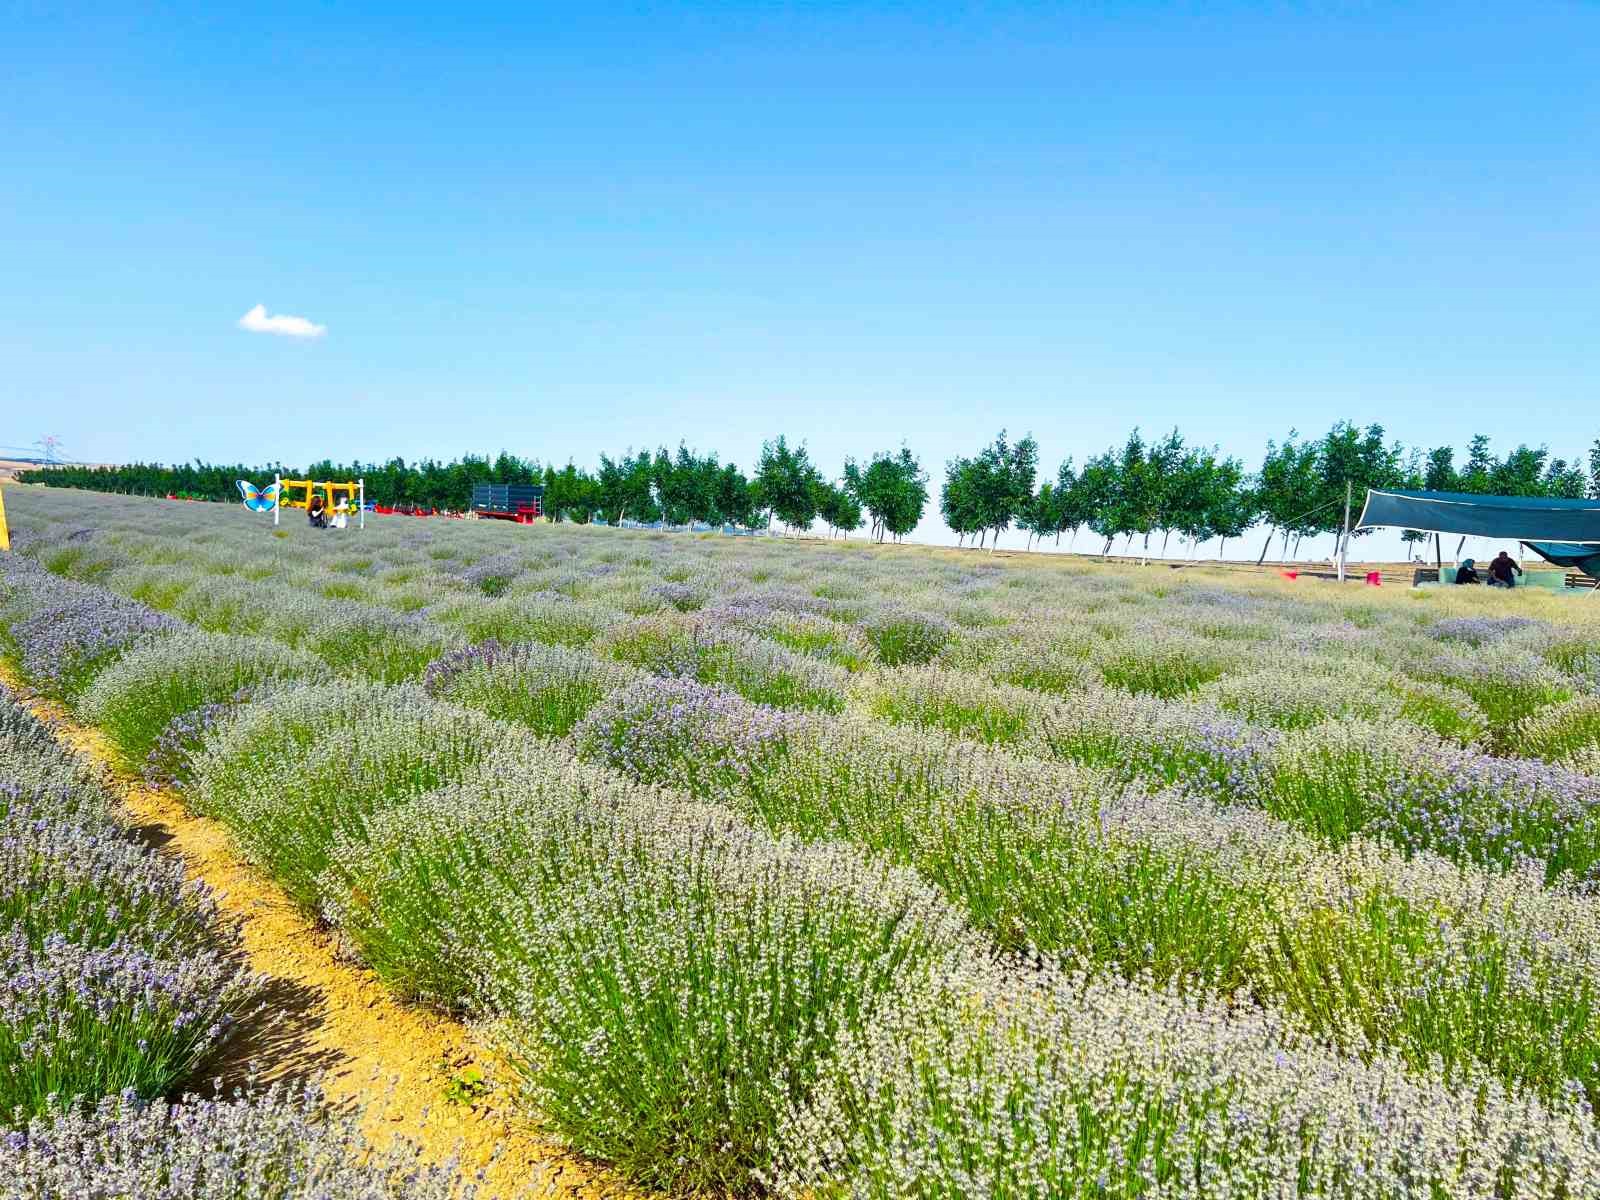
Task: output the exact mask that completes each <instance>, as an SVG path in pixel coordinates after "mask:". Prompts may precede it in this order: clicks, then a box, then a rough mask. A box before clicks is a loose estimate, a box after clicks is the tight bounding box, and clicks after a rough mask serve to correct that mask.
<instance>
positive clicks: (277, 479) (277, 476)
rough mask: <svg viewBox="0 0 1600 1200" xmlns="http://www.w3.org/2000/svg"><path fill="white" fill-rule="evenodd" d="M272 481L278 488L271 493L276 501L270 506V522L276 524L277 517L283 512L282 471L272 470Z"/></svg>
mask: <svg viewBox="0 0 1600 1200" xmlns="http://www.w3.org/2000/svg"><path fill="white" fill-rule="evenodd" d="M272 482H273V483H274V484H275V485H277V489H278V490H277V491H276V492H274V493H273V494H274V495H275V496H277V497H278V502H277V503H276V504H274V505H273V506H272V523H273V525H277V523H278V517H279V516H280V515H281V514H282V512H283V473H282V472H274V473H273V476H272Z"/></svg>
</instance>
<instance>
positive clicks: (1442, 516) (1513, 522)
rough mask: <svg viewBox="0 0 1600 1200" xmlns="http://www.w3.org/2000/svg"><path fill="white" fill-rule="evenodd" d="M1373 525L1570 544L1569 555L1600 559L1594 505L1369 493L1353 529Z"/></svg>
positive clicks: (1598, 506) (1599, 518) (1598, 504)
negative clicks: (1572, 549)
mask: <svg viewBox="0 0 1600 1200" xmlns="http://www.w3.org/2000/svg"><path fill="white" fill-rule="evenodd" d="M1375 525H1388V526H1394V527H1396V528H1399V529H1421V530H1424V531H1426V532H1428V533H1462V534H1469V535H1471V536H1474V537H1488V538H1504V539H1506V540H1507V541H1512V542H1528V543H1529V544H1530V545H1531V544H1533V543H1541V544H1548V545H1552V547H1553V545H1554V543H1558V542H1566V543H1574V544H1576V545H1575V546H1574V550H1575V552H1582V551H1583V548H1584V545H1587V546H1589V547H1591V549H1589V550H1588V551H1587V553H1588V554H1591V555H1600V500H1553V499H1546V498H1545V497H1542V496H1474V495H1469V494H1467V493H1465V492H1400V491H1392V492H1391V491H1378V490H1376V489H1372V490H1369V491H1368V492H1367V502H1366V504H1365V505H1364V506H1363V508H1362V510H1361V520H1360V521H1359V522H1358V523H1357V525H1356V528H1358V529H1362V528H1366V527H1368V526H1375ZM1535 549H1537V546H1536V547H1535ZM1540 553H1543V551H1540ZM1546 557H1549V556H1548V555H1547V556H1546ZM1551 561H1555V560H1554V559H1552V560H1551ZM1563 565H1565V564H1563Z"/></svg>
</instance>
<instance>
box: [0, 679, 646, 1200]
mask: <svg viewBox="0 0 1600 1200" xmlns="http://www.w3.org/2000/svg"><path fill="white" fill-rule="evenodd" d="M0 682H3V683H5V684H6V685H7V686H8V687H9V688H10V689H11V690H12V691H13V692H14V693H15V694H16V695H17V696H18V697H19V698H21V699H22V700H23V702H24V703H26V704H27V705H28V707H29V708H30V709H31V710H32V711H33V712H34V714H35V715H36V716H38V717H39V718H40V719H42V720H44V721H46V722H47V723H48V724H49V725H50V726H51V727H52V729H53V730H54V731H55V733H56V736H57V737H58V738H59V739H60V740H61V741H62V742H64V743H66V744H68V745H70V746H72V747H73V748H74V749H76V750H77V751H78V752H79V753H80V754H83V755H84V756H86V757H88V758H89V759H91V760H92V761H94V762H96V763H98V764H100V765H101V766H102V767H103V768H104V770H105V772H106V774H107V777H108V778H109V779H110V781H111V782H112V784H113V786H114V787H115V789H116V790H117V792H118V793H119V794H120V795H121V796H122V799H123V802H124V804H125V805H126V807H127V810H128V813H129V815H130V816H131V818H132V820H133V822H134V824H135V825H136V826H137V827H138V829H139V831H140V832H141V834H142V835H143V836H145V837H146V839H147V840H149V841H150V842H151V844H153V845H155V846H157V847H159V848H160V849H161V850H162V851H163V852H164V853H170V854H176V855H177V856H178V857H180V858H181V859H183V861H184V863H185V864H186V865H187V866H188V869H189V874H190V875H191V877H193V878H196V879H200V880H203V881H205V883H207V884H208V885H209V886H210V887H211V888H212V889H213V890H214V891H215V892H216V893H217V894H218V901H219V904H220V906H221V908H222V911H223V912H224V913H225V914H227V915H229V916H231V917H234V918H236V919H237V920H238V921H239V925H240V931H241V934H242V936H243V940H244V947H245V952H246V953H247V954H248V956H249V959H250V964H251V966H252V967H254V969H255V970H257V971H260V972H262V973H263V974H265V975H267V976H269V977H270V980H271V982H270V984H269V987H268V992H267V996H266V1011H265V1013H264V1014H263V1016H262V1017H261V1018H259V1019H257V1020H255V1021H253V1022H252V1023H251V1024H250V1026H249V1027H247V1028H245V1029H243V1030H241V1036H238V1037H235V1038H234V1039H232V1040H231V1041H230V1042H229V1044H228V1047H227V1049H226V1052H225V1056H224V1058H223V1059H222V1060H221V1061H219V1062H215V1063H211V1064H208V1067H207V1070H206V1071H205V1073H204V1076H205V1079H206V1080H207V1081H209V1080H210V1079H211V1078H212V1077H220V1078H221V1079H222V1080H223V1085H224V1087H225V1088H232V1087H233V1086H234V1085H236V1084H243V1083H244V1081H245V1080H246V1079H247V1078H248V1077H249V1076H250V1074H251V1071H252V1063H253V1064H254V1075H255V1079H256V1080H257V1082H260V1083H270V1082H272V1081H274V1080H279V1079H285V1080H287V1079H300V1078H304V1077H305V1076H307V1075H310V1074H320V1075H321V1077H322V1084H323V1089H324V1091H325V1092H326V1094H327V1096H328V1098H329V1100H331V1101H332V1102H334V1103H336V1104H339V1103H350V1102H359V1103H362V1104H364V1105H365V1106H366V1108H367V1133H368V1136H369V1137H371V1138H372V1139H373V1140H374V1141H375V1142H377V1143H378V1144H380V1145H381V1144H383V1143H385V1142H387V1141H389V1140H390V1139H391V1138H393V1137H396V1136H402V1137H406V1138H410V1139H411V1140H413V1141H416V1142H418V1143H419V1144H420V1145H421V1146H422V1148H423V1153H424V1155H425V1156H426V1157H427V1158H428V1159H429V1160H431V1161H439V1160H442V1159H445V1158H447V1157H449V1156H450V1155H451V1154H454V1153H459V1156H460V1159H461V1161H462V1163H463V1164H464V1165H465V1166H466V1167H467V1168H468V1169H469V1170H478V1169H483V1170H485V1171H486V1175H485V1185H484V1187H483V1188H482V1189H481V1191H480V1196H482V1197H484V1198H485V1200H488V1198H489V1197H493V1198H496V1200H498V1198H501V1197H522V1196H525V1195H530V1196H540V1197H545V1196H552V1197H570V1196H578V1197H585V1198H595V1197H627V1196H633V1195H637V1194H638V1193H636V1192H635V1191H633V1190H632V1189H630V1188H628V1187H627V1186H626V1185H624V1184H622V1183H620V1182H619V1181H618V1180H616V1179H615V1177H614V1176H611V1175H610V1174H609V1172H607V1171H606V1170H605V1169H604V1168H601V1167H598V1166H595V1165H593V1164H589V1163H585V1162H583V1161H581V1160H579V1159H576V1158H575V1157H573V1156H572V1155H571V1154H570V1153H568V1152H566V1151H564V1150H562V1149H561V1148H560V1147H559V1146H556V1145H553V1144H552V1143H551V1142H550V1141H548V1140H547V1139H545V1138H542V1137H540V1136H539V1135H538V1134H537V1133H535V1132H533V1131H532V1130H530V1128H529V1127H528V1124H527V1121H526V1119H522V1118H518V1117H517V1116H516V1115H515V1114H513V1113H512V1112H510V1111H508V1108H507V1105H506V1102H505V1101H503V1100H501V1099H499V1098H498V1097H497V1093H496V1091H495V1090H494V1089H493V1088H492V1086H491V1090H490V1091H489V1092H488V1094H487V1095H485V1096H483V1097H481V1098H479V1099H477V1100H476V1101H472V1102H452V1101H451V1100H449V1099H448V1098H447V1090H448V1089H450V1086H451V1084H452V1082H453V1081H455V1080H458V1079H460V1078H462V1073H463V1072H466V1071H469V1070H470V1069H476V1070H477V1071H478V1072H481V1074H482V1076H483V1078H484V1079H486V1080H487V1081H489V1083H490V1084H491V1085H492V1084H493V1083H494V1081H495V1079H496V1075H497V1073H500V1074H503V1071H501V1070H500V1068H499V1066H498V1064H497V1060H496V1058H495V1056H494V1054H493V1052H492V1050H491V1049H490V1048H489V1047H488V1046H487V1045H486V1044H485V1043H484V1042H483V1041H482V1040H481V1039H479V1038H478V1037H477V1036H475V1035H474V1033H473V1031H472V1030H471V1029H470V1028H468V1027H467V1026H465V1025H462V1024H461V1023H460V1022H457V1021H453V1020H451V1019H449V1018H447V1017H443V1016H440V1015H438V1014H435V1013H430V1012H427V1011H425V1010H422V1009H419V1008H415V1007H412V1006H410V1005H406V1004H402V1003H400V1002H399V1001H398V1000H396V999H395V998H394V997H393V996H392V995H391V994H390V993H389V991H388V990H387V989H386V988H385V987H384V985H383V984H382V983H380V982H379V981H378V979H377V977H376V976H374V975H372V974H371V972H369V971H367V970H365V969H364V968H362V967H360V966H358V965H355V964H352V963H350V962H348V961H345V960H342V959H341V958H339V956H338V955H337V953H336V949H335V944H334V939H333V938H332V937H331V936H330V935H329V933H328V932H327V931H325V930H322V929H319V928H317V927H316V925H315V924H313V923H312V922H310V921H308V920H307V919H306V917H305V916H304V915H303V914H302V913H301V912H300V910H299V909H297V908H296V907H295V906H294V904H293V903H292V902H291V901H290V900H289V898H288V897H287V896H285V895H284V893H283V891H282V890H281V889H280V888H279V887H278V886H277V885H276V884H275V883H273V882H272V881H271V880H270V879H268V878H267V877H266V876H265V875H263V874H262V873H261V872H259V871H257V870H256V869H255V868H254V867H252V866H251V865H250V864H249V863H247V862H245V861H244V860H243V859H242V858H241V857H240V856H239V855H238V854H237V853H236V852H235V850H234V849H233V845H232V842H231V840H230V838H229V836H228V833H227V831H226V829H225V828H224V827H223V826H222V825H220V824H219V823H217V822H216V821H212V820H209V819H207V818H205V817H197V816H194V815H192V814H191V813H189V812H188V811H187V810H186V809H185V808H184V806H183V803H182V801H181V800H180V799H179V797H178V796H177V795H176V794H175V793H173V792H170V791H166V790H163V789H152V788H149V787H146V786H145V785H144V784H143V783H142V782H141V781H139V780H138V779H136V778H131V777H129V776H128V775H127V774H126V773H125V772H121V771H119V770H117V769H116V768H115V767H114V766H113V765H112V764H113V761H114V760H113V757H112V755H111V753H110V750H109V746H108V744H107V742H106V740H105V738H104V737H103V735H102V734H101V733H100V732H99V730H97V729H94V728H91V727H88V726H84V725H79V724H78V723H77V722H75V721H73V720H72V719H71V718H70V717H69V716H68V715H67V713H66V711H65V710H64V709H63V708H62V707H61V706H60V705H59V704H55V703H53V702H51V701H48V700H45V699H44V698H42V697H39V696H36V695H34V693H33V691H32V689H31V688H29V687H28V686H27V685H26V684H25V683H24V682H22V681H21V680H20V679H19V678H18V677H17V676H16V674H15V672H14V671H13V670H11V669H10V666H9V664H5V663H3V662H0ZM196 1082H197V1087H196V1090H205V1091H209V1090H210V1089H209V1086H202V1085H200V1084H199V1081H196Z"/></svg>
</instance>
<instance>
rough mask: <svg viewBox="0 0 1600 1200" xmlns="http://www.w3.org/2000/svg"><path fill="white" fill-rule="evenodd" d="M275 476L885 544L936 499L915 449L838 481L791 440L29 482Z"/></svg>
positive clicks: (858, 467)
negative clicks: (520, 497) (517, 492)
mask: <svg viewBox="0 0 1600 1200" xmlns="http://www.w3.org/2000/svg"><path fill="white" fill-rule="evenodd" d="M275 474H277V475H281V476H283V477H284V478H285V479H333V480H344V479H365V480H366V490H367V498H368V499H369V500H372V501H376V502H378V503H382V504H385V505H393V506H396V507H415V508H423V509H433V510H436V511H461V510H464V509H465V508H466V507H467V505H468V503H469V501H470V498H471V495H472V486H473V484H476V483H518V484H541V485H543V487H544V489H545V495H544V508H545V512H546V515H547V516H548V517H549V518H550V519H551V520H571V521H578V522H588V521H590V520H594V519H597V518H599V519H604V520H607V521H610V522H612V523H618V522H621V521H622V520H624V519H629V520H634V521H640V522H643V523H646V524H649V523H651V522H655V521H665V522H667V523H669V524H672V525H687V524H689V523H691V522H695V521H702V522H705V523H707V524H710V525H724V524H731V525H741V526H745V527H747V528H751V527H755V526H758V525H767V524H770V522H771V521H772V519H773V518H776V519H777V520H779V521H781V522H783V523H784V524H785V525H787V526H789V527H790V528H791V529H795V530H806V529H810V528H811V526H812V525H813V523H814V522H816V521H817V520H818V519H819V518H820V519H821V520H822V521H823V522H825V523H826V524H827V526H828V528H829V530H830V531H831V532H833V533H836V534H842V535H844V536H848V535H849V534H850V533H852V532H853V531H855V530H857V529H859V528H861V526H862V524H863V523H864V520H867V519H870V521H871V524H872V536H873V537H875V538H877V539H878V540H883V539H884V538H887V537H894V538H900V537H903V536H904V535H905V534H907V533H910V532H911V531H912V530H913V529H915V528H916V527H917V523H918V522H919V521H921V520H922V513H923V510H924V508H925V506H926V504H927V500H928V490H927V482H928V481H927V476H926V475H925V474H924V473H923V471H922V468H921V466H920V464H919V463H918V462H917V459H916V457H915V456H914V455H912V453H911V452H910V451H909V450H907V449H905V448H904V447H902V448H901V449H900V450H899V451H898V452H889V451H884V452H880V453H878V454H876V455H874V456H873V457H872V459H871V460H870V461H869V462H867V463H866V464H864V465H863V464H859V463H857V462H855V461H854V460H851V459H847V460H846V461H845V464H844V469H843V471H842V473H841V474H840V476H839V477H838V478H837V479H834V480H829V479H828V478H827V477H826V476H824V475H823V473H822V471H821V470H819V469H818V468H817V467H816V466H815V465H814V464H813V463H812V462H811V458H810V455H809V453H808V452H807V450H806V447H805V445H804V444H800V445H795V446H791V445H790V444H789V442H788V439H787V438H785V437H782V436H780V437H778V438H776V439H774V440H773V441H770V442H767V443H765V444H764V445H763V446H762V448H761V456H760V459H759V461H758V462H757V464H756V472H755V474H754V476H746V475H745V473H744V472H743V471H741V470H740V469H739V468H738V467H737V466H736V465H735V464H733V463H723V462H720V461H718V458H717V455H716V454H714V453H710V454H700V453H698V452H696V451H694V450H691V449H690V448H689V447H688V446H686V445H680V446H679V447H678V449H677V452H676V453H668V451H667V450H666V449H665V448H661V449H658V450H656V451H654V452H651V451H649V450H640V451H637V452H632V451H630V452H628V453H625V454H622V455H620V456H619V457H617V458H612V457H611V456H610V455H606V454H602V455H601V456H600V468H599V470H598V471H595V472H593V473H591V472H589V471H587V470H585V469H584V468H582V467H578V466H576V465H574V464H573V463H570V462H569V463H567V465H566V466H564V467H557V466H554V465H541V464H540V462H539V460H538V459H534V458H521V457H518V456H517V455H514V454H510V453H506V452H502V453H501V454H499V455H498V456H497V457H495V458H489V457H487V456H478V455H471V454H469V455H466V456H465V457H463V458H460V459H456V460H453V461H450V462H439V461H437V460H434V459H424V460H422V461H421V462H418V463H407V462H406V461H405V460H404V459H402V458H391V459H390V460H389V461H387V462H384V463H362V462H359V461H358V462H351V463H335V462H333V461H331V460H327V459H324V460H322V461H320V462H314V463H312V464H311V465H310V466H308V467H306V468H304V469H301V468H299V467H290V466H285V465H284V464H282V463H267V464H264V465H256V466H247V465H245V464H242V463H234V464H214V463H202V462H194V463H184V464H178V465H175V466H165V465H163V464H160V463H131V464H127V465H124V466H104V467H90V466H59V467H44V468H40V469H38V470H33V471H26V472H23V473H22V474H21V475H20V476H19V478H20V479H22V480H24V481H25V482H31V483H43V484H48V485H52V486H56V487H74V488H86V489H90V490H93V491H104V492H122V493H128V494H136V495H154V496H166V495H174V496H180V497H183V498H186V499H195V500H219V501H232V500H236V499H238V490H237V486H236V482H235V481H236V480H240V479H247V480H250V481H252V482H254V483H256V484H257V485H264V484H265V483H266V482H268V481H269V480H271V479H272V477H273V475H275ZM864 513H865V514H866V515H865V517H864V516H863V514H864Z"/></svg>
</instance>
